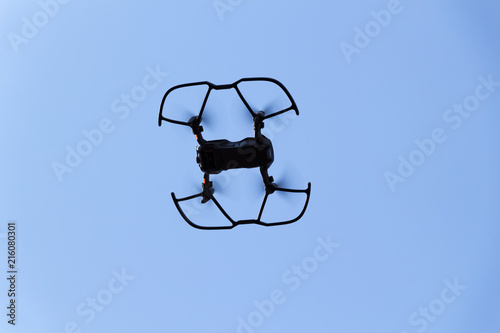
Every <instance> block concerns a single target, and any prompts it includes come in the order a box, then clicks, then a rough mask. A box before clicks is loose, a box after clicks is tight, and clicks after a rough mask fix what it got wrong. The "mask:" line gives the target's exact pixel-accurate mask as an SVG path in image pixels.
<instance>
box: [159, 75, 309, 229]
mask: <svg viewBox="0 0 500 333" xmlns="http://www.w3.org/2000/svg"><path fill="white" fill-rule="evenodd" d="M249 81H267V82H271V83H274V84H276V85H278V86H279V87H280V88H281V89H282V90H283V91H284V92H285V94H286V96H287V97H288V99H289V100H290V102H291V105H290V106H289V107H287V108H285V109H283V110H280V111H277V112H273V113H271V114H267V115H266V114H265V113H264V111H254V110H252V108H251V107H250V105H249V104H248V102H247V101H246V100H245V98H244V97H243V94H242V92H241V91H240V89H238V84H240V83H242V82H249ZM201 85H205V86H207V87H208V89H207V92H206V95H205V97H204V99H203V103H202V105H201V110H200V111H199V113H198V115H197V116H192V117H191V118H190V119H189V120H188V121H187V122H185V121H178V120H173V119H169V118H167V117H165V116H164V115H163V107H164V104H165V101H166V99H167V97H168V96H169V94H170V93H171V92H172V91H174V90H177V89H182V88H186V87H193V86H201ZM222 89H235V90H236V92H237V94H238V96H239V97H240V99H241V101H242V102H243V104H244V105H245V107H246V108H247V109H248V112H250V114H251V115H252V118H253V128H254V132H255V136H254V137H248V138H245V139H243V140H241V141H237V142H231V141H228V140H224V139H223V140H211V141H207V140H205V139H204V138H203V136H202V135H201V133H202V132H203V127H202V126H201V121H202V116H203V111H204V110H205V106H206V104H207V100H208V97H209V95H210V92H211V91H212V90H222ZM291 110H293V111H295V114H297V115H298V114H299V111H298V109H297V105H296V104H295V102H294V100H293V98H292V96H291V95H290V93H289V92H288V90H287V89H286V88H285V86H284V85H283V84H282V83H281V82H279V81H278V80H275V79H271V78H265V77H261V78H258V77H254V78H243V79H240V80H238V81H236V82H234V83H232V84H225V85H215V84H212V83H210V82H207V81H201V82H193V83H186V84H180V85H177V86H174V87H172V88H170V89H169V90H168V91H167V92H166V93H165V95H164V96H163V99H162V101H161V105H160V114H159V117H158V126H161V123H162V120H165V121H168V122H170V123H174V124H179V125H184V126H189V127H190V128H191V129H192V131H193V134H194V135H195V137H196V140H197V141H198V144H199V146H198V147H196V151H197V156H196V162H197V163H198V165H199V167H200V169H201V171H202V172H203V184H202V191H201V192H200V193H197V194H194V195H191V196H188V197H184V198H179V199H178V198H176V196H175V194H174V193H173V192H172V199H173V201H174V204H175V206H176V207H177V210H178V211H179V213H180V214H181V216H182V217H183V218H184V220H186V222H187V223H189V224H190V225H191V226H193V227H195V228H198V229H207V230H211V229H212V230H213V229H231V228H234V227H235V226H237V225H239V224H251V223H254V224H259V225H263V226H274V225H282V224H287V223H292V222H295V221H297V220H299V219H300V218H301V217H302V216H303V215H304V212H305V211H306V208H307V204H308V203H309V196H310V193H311V183H308V184H307V188H306V189H304V190H297V189H288V188H280V187H278V185H276V184H275V183H274V179H273V177H272V176H269V174H268V169H269V167H270V166H271V164H272V163H273V161H274V152H273V145H272V143H271V141H270V140H269V139H268V138H267V137H265V136H264V135H263V134H262V133H261V129H262V128H263V127H264V120H266V119H269V118H271V117H275V116H277V115H280V114H282V113H284V112H287V111H291ZM257 167H258V168H260V173H261V175H262V180H263V182H264V186H265V196H264V199H263V201H262V204H261V206H260V211H259V214H258V216H257V218H256V219H245V220H237V221H235V220H233V219H232V218H231V217H230V216H229V215H228V214H227V213H226V211H225V210H224V209H223V208H222V206H221V205H220V204H219V202H218V201H217V200H216V199H215V197H214V188H213V183H212V182H211V181H210V175H211V174H212V175H214V174H219V173H220V172H222V171H226V170H229V169H238V168H257ZM275 191H283V192H293V193H305V194H306V196H307V197H306V201H305V204H304V207H303V208H302V211H301V212H300V214H299V215H298V216H297V217H295V218H294V219H291V220H288V221H280V222H264V221H262V220H261V217H262V213H263V211H264V207H265V205H266V202H267V198H268V196H269V195H271V194H273V193H274V192H275ZM198 197H201V202H202V203H206V202H208V201H210V200H212V201H213V202H214V204H215V205H216V206H217V208H218V209H219V210H220V212H221V213H222V214H223V215H224V216H225V217H226V218H227V219H228V220H229V221H230V222H231V225H227V226H200V225H198V224H195V223H193V222H192V221H191V220H190V219H189V218H188V217H187V216H186V214H185V213H184V211H183V210H182V209H181V207H180V205H179V202H181V201H185V200H191V199H194V198H198Z"/></svg>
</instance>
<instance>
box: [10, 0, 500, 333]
mask: <svg viewBox="0 0 500 333" xmlns="http://www.w3.org/2000/svg"><path fill="white" fill-rule="evenodd" d="M215 5H216V6H217V7H215V6H214V3H213V2H212V1H211V0H206V1H200V0H195V1H164V2H162V3H161V4H160V3H152V2H141V1H107V2H106V3H105V4H103V3H102V2H95V1H91V2H88V1H87V2H82V1H66V2H64V1H62V0H60V2H56V0H41V1H40V2H38V1H23V2H22V3H21V2H18V1H12V0H6V1H3V3H2V5H1V10H0V15H1V20H2V25H1V28H0V36H2V38H0V48H1V50H2V52H1V56H2V66H1V67H0V112H1V121H0V136H1V139H0V152H1V154H2V156H3V158H2V159H1V164H0V170H1V173H0V175H1V176H0V189H1V190H0V208H1V209H0V242H1V245H0V248H1V249H3V250H2V252H3V254H1V255H0V258H2V262H3V264H2V265H1V267H2V268H1V269H2V271H3V272H4V274H5V275H6V270H7V267H6V262H7V258H6V257H7V254H6V246H7V245H6V241H7V240H6V239H5V236H6V233H7V222H8V221H9V220H16V221H17V228H18V235H17V236H18V243H17V249H18V252H17V256H18V261H17V265H18V266H17V269H18V276H17V291H18V297H17V298H16V304H17V317H16V327H15V328H13V327H12V325H9V324H7V319H8V318H7V316H6V315H5V313H6V312H7V310H6V306H7V304H8V303H7V302H8V301H9V300H8V297H7V290H8V288H9V287H8V285H7V281H6V280H5V279H3V282H2V283H0V288H1V289H0V295H2V296H1V297H0V302H1V308H2V309H3V310H2V313H1V318H3V319H2V320H1V321H0V328H1V329H0V330H1V331H2V332H46V333H49V332H50V333H61V332H157V331H158V332H159V331H161V332H186V333H187V332H210V333H211V332H214V333H215V332H217V333H229V332H240V333H252V332H259V333H261V332H284V333H302V332H343V333H347V332H352V333H358V332H381V333H382V332H384V333H388V332H391V333H392V332H394V333H403V332H406V333H413V332H464V333H465V332H484V333H498V332H499V331H500V320H499V318H500V302H499V297H500V287H499V285H498V281H499V280H500V270H499V267H498V263H499V260H500V245H499V244H500V243H499V241H498V240H499V236H500V226H499V223H500V206H499V205H498V199H499V196H500V177H499V176H498V170H500V158H499V153H500V149H499V148H498V142H499V139H500V134H499V131H498V127H499V125H500V84H499V83H498V82H500V65H499V62H498V59H499V58H500V57H499V56H500V54H499V51H500V38H499V37H500V36H499V32H500V23H499V22H500V6H499V4H498V2H496V1H487V0H484V1H476V2H470V1H449V0H448V1H440V2H435V1H430V0H418V1H410V0H401V1H399V2H398V1H395V0H392V1H385V0H384V1H378V0H377V1H375V0H373V1H358V2H355V3H354V2H352V1H318V2H306V1H296V2H290V1H282V0H278V1H262V0H232V1H230V0H221V1H218V2H217V1H216V2H215ZM248 76H268V77H273V78H276V79H278V80H280V81H281V82H283V83H284V84H285V85H286V86H287V88H288V89H289V90H290V92H291V93H292V95H293V97H294V98H295V101H296V102H297V105H298V107H299V110H300V112H301V113H300V116H299V117H296V118H294V119H292V118H286V121H283V122H281V123H279V122H278V123H274V128H275V130H274V131H271V132H268V133H270V134H269V135H272V136H273V144H274V147H275V153H276V160H275V163H274V165H273V167H272V174H274V175H276V176H275V178H277V179H276V180H277V181H279V179H281V178H280V177H285V178H286V177H288V178H289V179H290V178H292V181H293V182H294V185H296V186H297V187H304V186H306V184H307V182H308V181H310V182H311V183H312V195H311V201H310V204H309V208H308V210H307V212H306V214H305V216H304V217H303V218H302V219H301V220H300V221H298V222H297V223H294V224H291V225H287V226H281V227H274V228H265V227H260V226H240V227H237V228H235V229H232V230H229V231H222V232H217V231H216V232H212V231H202V230H197V229H193V228H191V227H190V226H188V225H187V224H186V223H185V222H184V221H183V220H182V218H181V217H180V216H179V214H178V213H177V211H176V209H175V207H174V205H173V203H172V201H171V198H170V192H172V191H174V192H176V193H178V194H179V195H188V194H192V193H194V192H195V191H196V190H197V189H198V188H199V183H200V181H201V172H200V171H199V169H198V167H197V165H196V164H195V161H194V158H195V146H196V142H195V140H194V138H193V136H192V134H191V133H190V130H189V129H186V128H181V127H176V126H175V125H172V124H164V125H162V127H158V126H157V115H158V107H159V104H160V101H161V98H162V96H163V94H164V93H165V91H166V90H167V89H168V88H170V87H172V86H173V85H176V84H181V83H185V82H191V81H200V80H208V81H211V82H213V83H216V84H225V83H231V82H234V81H236V80H237V79H239V78H241V77H248ZM127 96H128V97H127ZM225 97H226V96H223V95H221V96H217V98H216V99H215V100H214V102H213V103H215V104H214V108H215V109H217V110H218V108H219V107H220V112H221V113H219V114H218V115H219V117H220V115H221V114H224V113H223V112H226V113H227V112H231V105H232V104H231V102H229V104H228V101H227V99H226V98H225ZM218 103H219V104H218ZM219 105H220V106H219ZM228 110H229V111H228ZM228 119H229V118H228ZM217 126H218V127H217V129H218V130H220V132H217V131H216V130H215V129H214V131H213V132H212V134H213V135H214V136H215V137H216V136H220V137H218V138H230V139H233V140H236V139H241V138H243V137H244V136H246V135H247V133H245V134H244V135H243V134H242V133H243V132H240V131H239V129H238V127H237V126H233V125H232V124H231V123H230V121H227V126H221V125H220V122H219V123H217ZM269 126H270V125H269ZM269 126H268V127H266V128H271V127H272V126H271V127H269ZM96 129H98V130H96ZM99 133H100V134H99ZM88 136H90V137H91V139H89V138H88ZM92 141H93V142H92ZM71 151H77V153H78V151H80V152H81V153H82V152H83V154H84V155H86V156H80V157H76V156H74V154H73V153H70V152H71ZM55 165H56V166H57V168H58V169H57V170H59V171H55V169H54V168H55ZM252 177H253V178H252ZM252 179H257V178H255V174H254V173H252V172H242V173H240V174H238V175H233V176H231V178H230V184H229V185H228V188H227V190H232V191H233V190H234V192H230V191H229V193H228V191H226V193H225V194H224V195H225V199H224V200H225V201H226V202H227V203H228V204H229V205H233V207H241V210H239V209H238V208H236V213H237V214H241V215H246V214H247V212H250V210H249V209H248V207H249V205H250V204H251V203H252V202H255V197H252V195H248V194H246V193H244V191H245V190H246V189H247V188H248V187H252V186H254V184H255V182H254V181H253V180H252ZM221 200H222V199H221ZM246 203H248V205H246ZM281 204H282V205H276V206H275V207H276V211H274V213H279V212H281V211H286V210H287V209H289V206H288V208H287V206H286V205H287V203H281ZM193 207H194V209H196V211H195V214H198V215H200V216H202V215H203V214H204V213H205V211H206V212H209V210H210V209H209V208H206V209H205V208H204V206H201V205H200V204H197V205H195V206H193ZM242 217H244V216H242Z"/></svg>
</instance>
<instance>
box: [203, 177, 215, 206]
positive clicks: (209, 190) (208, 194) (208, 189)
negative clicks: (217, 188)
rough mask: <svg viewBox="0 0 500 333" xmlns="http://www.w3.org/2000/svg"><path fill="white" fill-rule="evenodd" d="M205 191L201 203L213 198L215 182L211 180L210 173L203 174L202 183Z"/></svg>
mask: <svg viewBox="0 0 500 333" xmlns="http://www.w3.org/2000/svg"><path fill="white" fill-rule="evenodd" d="M201 187H202V189H203V191H202V192H201V193H202V199H201V203H206V202H208V201H209V200H210V199H212V197H213V194H214V188H213V182H211V181H210V175H209V174H208V173H205V174H203V184H202V185H201Z"/></svg>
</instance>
